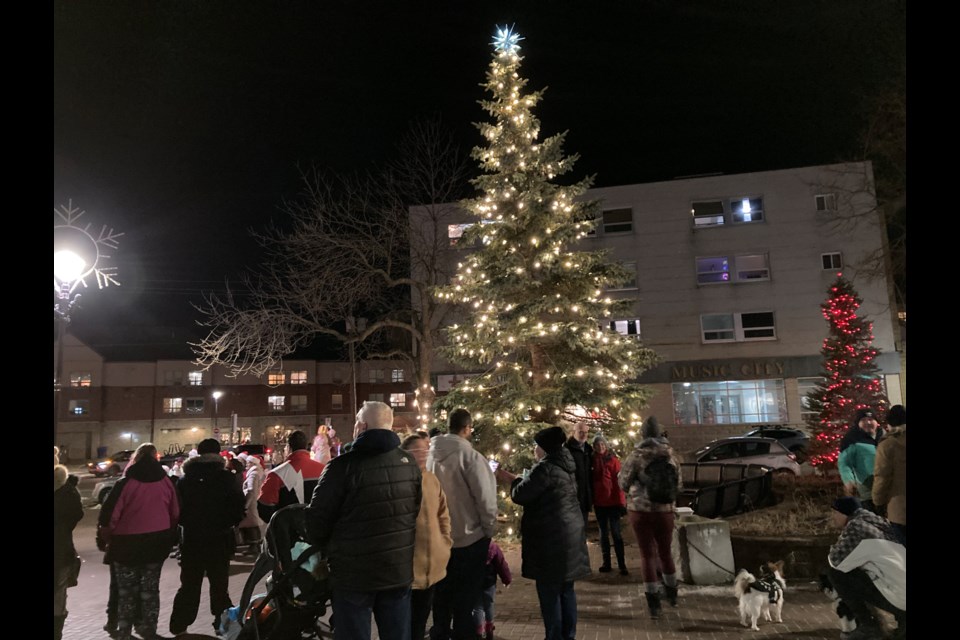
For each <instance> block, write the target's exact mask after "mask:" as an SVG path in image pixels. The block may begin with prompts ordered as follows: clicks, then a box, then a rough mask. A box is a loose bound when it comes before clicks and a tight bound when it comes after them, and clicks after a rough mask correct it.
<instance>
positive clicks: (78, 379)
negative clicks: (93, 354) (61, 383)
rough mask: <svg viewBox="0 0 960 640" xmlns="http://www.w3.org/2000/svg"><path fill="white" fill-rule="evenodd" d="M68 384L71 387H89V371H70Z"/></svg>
mask: <svg viewBox="0 0 960 640" xmlns="http://www.w3.org/2000/svg"><path fill="white" fill-rule="evenodd" d="M70 386H71V387H89V386H90V374H89V373H71V374H70Z"/></svg>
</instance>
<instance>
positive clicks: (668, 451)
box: [54, 402, 906, 640]
mask: <svg viewBox="0 0 960 640" xmlns="http://www.w3.org/2000/svg"><path fill="white" fill-rule="evenodd" d="M888 424H889V425H890V427H891V429H890V431H889V433H886V434H884V432H883V430H881V429H879V428H878V424H877V420H876V415H875V414H874V412H873V411H871V410H869V409H862V410H860V411H859V412H858V413H857V415H856V419H855V422H854V424H853V425H852V426H851V429H850V433H848V434H847V438H845V439H844V442H843V444H842V445H841V452H840V458H839V461H838V468H839V471H840V474H841V478H842V479H843V482H844V486H845V488H846V491H847V493H848V494H849V495H846V496H844V497H843V498H840V499H838V500H837V501H836V503H835V504H834V513H835V514H836V515H835V521H836V524H837V526H838V527H841V528H842V533H841V535H840V538H839V540H838V542H837V544H836V545H834V547H832V548H831V550H830V555H829V558H828V562H829V567H830V569H829V572H830V576H829V577H830V579H831V581H832V583H833V585H834V587H835V589H836V591H837V593H838V594H839V595H840V597H841V598H843V599H844V601H845V602H847V603H848V604H849V606H850V607H851V609H852V610H853V611H854V612H855V614H856V616H857V620H858V623H859V626H858V631H855V632H854V634H858V635H854V634H850V635H849V637H850V638H852V639H855V638H860V637H862V638H868V637H874V636H872V635H870V634H871V633H873V632H874V631H875V629H876V628H877V626H878V624H879V623H878V621H877V619H876V617H875V615H874V614H873V612H872V610H871V609H870V608H869V607H868V605H871V606H873V607H877V608H879V609H883V610H887V611H890V612H891V613H893V614H894V616H895V618H896V620H897V622H898V625H899V630H898V632H899V633H902V635H903V636H905V630H906V590H905V586H906V480H905V469H906V410H905V408H903V407H902V406H899V405H898V406H896V407H893V408H891V409H890V411H889V412H888ZM447 426H448V429H447V432H446V433H436V434H431V435H432V437H431V435H428V434H426V433H423V432H416V433H414V434H412V435H409V436H407V437H406V438H405V439H404V440H403V441H402V442H401V440H400V437H399V436H398V435H397V434H396V433H395V432H394V430H393V410H392V409H391V408H390V406H388V405H386V404H384V403H382V402H365V403H364V404H363V407H362V408H361V409H360V411H359V413H358V414H357V417H356V423H355V426H354V433H353V440H352V441H351V442H350V443H348V444H346V445H344V446H342V447H340V446H336V447H331V446H330V445H331V442H332V438H331V433H332V429H330V428H329V427H328V426H327V425H322V426H321V427H320V429H319V430H318V433H317V436H316V437H315V438H314V439H313V440H312V441H310V440H309V439H308V437H307V436H306V434H304V433H303V432H302V431H294V432H292V433H291V434H290V435H289V437H288V439H287V456H286V459H285V460H284V462H283V463H282V464H279V465H278V466H276V467H275V468H273V469H272V470H270V471H269V472H266V471H265V470H264V465H263V461H262V460H260V459H258V458H257V457H256V456H243V457H240V458H238V459H234V460H230V459H227V458H225V457H224V456H222V455H221V451H220V444H219V442H218V441H216V440H213V439H207V440H204V441H202V442H201V443H200V444H199V445H198V446H197V450H196V453H195V454H194V455H192V456H191V457H189V458H188V459H187V460H185V461H184V462H183V463H182V464H179V463H178V465H175V468H174V469H172V470H170V472H169V473H168V471H167V470H166V469H165V468H163V467H161V465H160V463H159V461H158V457H159V456H158V453H157V450H156V447H154V446H153V445H152V444H149V443H148V444H143V445H141V446H140V447H139V448H138V449H137V451H136V453H135V455H134V456H133V458H132V460H131V461H130V463H129V464H128V466H127V468H126V469H125V471H124V474H123V478H122V479H121V480H120V481H119V482H118V483H117V485H116V486H115V487H114V489H113V491H112V492H111V494H110V497H109V499H108V500H107V501H106V503H105V504H104V506H103V509H102V510H101V512H100V515H99V523H98V534H97V541H98V545H99V547H100V548H101V550H103V551H104V552H105V553H104V562H105V563H107V564H109V565H110V575H111V585H110V600H109V604H108V610H107V618H108V619H107V624H106V625H105V627H104V628H105V630H107V631H108V632H109V633H110V635H111V636H112V637H114V638H117V639H119V640H127V639H128V638H130V637H131V633H132V632H133V631H134V630H136V632H137V635H139V636H140V637H141V638H143V639H144V640H155V639H157V638H161V637H162V636H160V635H159V633H158V624H159V620H158V617H159V609H160V607H159V603H160V599H159V580H160V572H161V569H162V566H163V562H164V560H165V559H166V558H167V557H168V555H169V554H170V552H171V549H172V548H173V547H174V546H179V559H180V588H179V589H178V591H177V593H176V595H175V597H174V601H173V610H172V613H171V616H170V620H169V629H170V632H171V633H172V634H174V635H179V634H182V633H184V632H186V630H187V628H188V627H189V626H190V625H192V624H193V623H194V622H195V621H196V619H197V616H198V613H199V603H200V596H201V587H202V583H203V579H204V577H206V579H207V581H208V585H209V595H210V598H209V600H210V614H211V615H212V616H213V620H212V626H213V628H214V630H215V632H216V631H218V630H219V628H220V616H221V614H222V613H223V612H224V611H225V610H227V609H228V608H230V607H232V606H233V602H232V600H231V598H230V594H229V589H228V577H229V568H230V562H231V558H232V557H233V554H234V553H235V551H236V548H237V544H238V542H243V541H250V540H260V539H261V537H262V534H263V529H264V526H265V523H266V522H269V520H270V518H271V517H272V515H273V514H274V513H276V512H277V511H278V510H279V509H282V508H283V507H285V506H287V505H292V504H303V505H306V511H305V513H306V518H305V519H306V532H307V539H308V542H310V543H311V544H314V545H319V547H320V548H321V549H323V552H324V555H325V557H326V558H327V561H328V563H329V568H330V573H329V576H330V578H329V579H330V586H331V589H332V608H333V619H334V620H335V624H334V637H335V638H336V640H345V639H367V638H369V637H370V635H371V631H372V629H371V618H373V620H375V622H376V624H377V628H378V632H379V635H380V637H381V638H383V639H384V640H394V639H396V640H410V639H411V638H412V639H414V640H420V639H421V638H424V637H425V635H426V634H427V629H426V625H427V622H428V620H429V619H430V617H431V615H432V620H433V625H432V627H431V628H430V629H429V636H430V638H431V640H464V639H470V640H476V639H477V638H485V639H486V640H492V638H493V632H494V629H495V618H494V616H495V602H494V601H495V593H496V583H497V579H498V578H499V580H500V581H501V582H502V584H503V585H504V587H505V588H506V587H509V585H510V584H511V582H512V573H511V570H510V567H509V566H508V564H507V562H506V559H505V558H504V554H503V552H502V550H501V549H500V547H499V546H498V545H497V544H496V542H494V540H493V537H494V535H495V533H496V527H497V512H498V510H497V491H498V489H497V483H498V482H499V483H501V484H502V485H503V490H504V492H506V493H508V495H509V496H510V498H511V499H512V501H513V502H514V503H516V504H517V505H520V506H521V507H523V514H522V519H521V523H520V533H521V557H522V566H521V575H522V576H523V577H525V578H528V579H530V580H533V581H534V582H535V586H536V592H537V596H538V600H539V605H540V614H541V617H542V620H543V626H544V632H545V637H546V639H547V640H572V639H573V638H575V637H576V629H577V597H576V590H575V582H576V581H578V580H581V579H584V578H586V577H588V576H590V575H591V573H592V569H591V566H590V561H589V557H588V553H587V545H586V524H587V519H588V516H589V513H590V511H591V510H592V511H593V512H594V513H595V516H596V520H597V523H598V525H599V529H600V546H601V554H602V564H601V565H600V566H599V567H598V568H597V569H598V571H599V572H601V573H607V572H611V571H613V566H612V562H613V559H614V557H615V559H616V562H617V569H618V570H619V573H620V575H621V576H627V575H629V571H628V568H627V565H626V559H625V557H624V541H623V537H622V534H621V519H622V518H623V517H624V516H626V517H627V519H628V522H629V524H630V528H631V529H632V530H633V533H634V536H635V538H636V541H637V545H638V548H639V551H640V556H641V571H642V576H643V583H644V592H645V596H646V601H647V606H648V609H649V615H650V617H651V618H654V619H655V618H658V617H659V616H660V614H661V608H662V602H663V601H666V602H667V603H668V604H669V605H671V606H674V607H676V606H678V589H677V569H676V566H675V565H674V561H673V554H672V552H671V544H672V540H673V530H674V526H675V506H676V505H675V500H676V496H677V494H678V492H679V491H680V489H681V488H682V479H681V478H682V474H681V473H680V463H679V460H678V458H677V456H676V454H675V452H674V450H673V449H672V447H671V446H670V444H669V442H668V441H667V439H666V437H665V435H664V433H663V430H662V429H661V427H660V425H659V423H658V422H657V420H656V418H655V417H653V416H651V417H648V418H647V419H646V421H645V422H644V424H643V427H642V430H641V438H640V440H639V441H638V442H637V444H636V446H635V448H634V449H633V450H632V451H631V452H630V453H629V454H628V455H627V457H626V458H625V460H624V461H623V462H622V463H621V461H620V460H619V459H618V458H617V456H616V454H615V453H614V452H613V450H612V448H611V447H610V445H609V444H608V442H607V441H606V440H605V438H604V437H603V435H600V434H596V435H595V436H594V437H593V439H592V444H591V442H590V425H589V424H588V423H587V422H578V423H576V424H573V425H571V426H570V429H569V433H568V432H567V431H565V430H564V429H563V428H562V427H559V426H554V427H547V428H544V429H542V430H540V431H538V432H537V433H536V434H535V436H534V445H535V447H534V457H535V460H536V463H535V464H534V465H533V466H532V468H530V469H524V470H523V471H522V473H519V474H516V473H512V472H511V471H509V470H507V469H504V468H503V467H502V466H501V467H499V468H496V470H492V469H491V466H490V465H489V464H488V461H487V459H486V458H485V457H484V456H483V455H481V454H480V453H479V452H478V451H477V450H476V449H475V448H474V447H473V445H472V435H473V421H472V418H471V415H470V413H469V412H468V411H466V410H465V409H457V410H455V411H453V412H451V414H450V415H449V418H448V425H447ZM884 436H885V437H884ZM56 454H57V452H56V450H55V455H54V632H55V633H54V635H55V638H60V637H61V634H62V629H63V624H64V620H65V618H66V615H67V611H66V592H67V589H68V587H70V586H73V585H74V584H76V580H77V568H78V566H79V564H78V563H77V557H76V551H75V549H74V548H73V541H72V531H73V529H74V527H75V526H76V524H77V523H78V522H79V520H80V519H81V518H82V515H83V510H82V506H81V505H80V496H79V492H78V491H77V488H76V485H77V482H76V478H75V477H73V476H69V475H68V473H67V471H66V468H65V467H63V466H61V465H59V464H58V459H57V455H56ZM885 515H886V516H888V517H889V520H888V519H887V517H884V516H885ZM238 532H239V534H238Z"/></svg>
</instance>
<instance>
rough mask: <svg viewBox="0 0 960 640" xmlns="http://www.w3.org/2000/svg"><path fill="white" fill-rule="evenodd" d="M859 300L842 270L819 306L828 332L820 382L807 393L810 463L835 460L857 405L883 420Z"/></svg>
mask: <svg viewBox="0 0 960 640" xmlns="http://www.w3.org/2000/svg"><path fill="white" fill-rule="evenodd" d="M861 302H863V299H862V298H861V297H860V296H859V295H858V294H857V291H856V289H854V288H853V285H852V284H851V283H850V281H849V280H847V279H846V278H844V277H843V274H842V273H838V274H837V279H836V281H834V283H833V284H832V285H830V290H829V292H828V297H827V300H826V301H825V302H824V303H823V304H821V305H820V309H821V310H822V311H823V317H824V318H826V320H827V322H828V323H829V325H830V333H829V335H828V336H827V337H826V339H825V340H824V341H823V348H822V349H821V350H820V353H821V354H822V355H823V371H822V372H821V374H820V375H821V376H822V377H823V379H824V380H823V382H822V383H821V384H820V385H818V386H817V388H816V389H815V390H814V391H813V392H811V393H810V394H809V395H808V396H807V407H808V408H809V409H810V410H811V411H815V412H816V414H817V416H816V417H815V418H811V419H810V420H809V421H808V423H809V425H810V429H811V431H812V432H813V435H814V438H813V442H812V444H811V447H810V463H811V464H813V465H815V466H817V465H824V464H836V462H837V456H838V455H839V446H840V440H841V438H843V435H844V434H845V433H846V432H847V429H849V428H850V427H851V426H853V427H855V426H856V425H852V424H851V421H852V420H853V418H854V415H855V414H856V411H857V409H861V408H863V407H871V408H873V409H874V410H875V411H876V412H877V419H878V420H879V421H881V422H882V421H883V417H884V416H885V415H886V410H887V407H888V406H889V402H888V401H887V397H886V394H885V393H884V390H883V383H882V381H881V379H880V375H879V369H878V368H877V365H876V363H875V362H874V360H875V359H876V357H877V355H878V354H879V353H880V352H879V351H878V350H877V349H875V348H874V347H873V346H872V344H873V323H872V322H869V321H868V320H865V319H864V318H860V317H858V316H857V309H859V308H860V303H861Z"/></svg>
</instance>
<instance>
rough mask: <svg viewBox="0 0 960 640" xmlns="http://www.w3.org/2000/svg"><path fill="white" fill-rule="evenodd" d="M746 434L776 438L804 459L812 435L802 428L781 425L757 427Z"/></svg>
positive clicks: (799, 457) (755, 436)
mask: <svg viewBox="0 0 960 640" xmlns="http://www.w3.org/2000/svg"><path fill="white" fill-rule="evenodd" d="M743 435H744V436H747V437H754V438H774V439H775V440H779V441H780V444H782V445H783V446H784V447H786V448H787V450H788V451H791V452H793V453H795V454H797V458H798V459H800V460H803V459H804V458H805V457H806V456H805V454H806V451H807V446H808V445H809V444H810V436H808V435H807V434H806V433H804V432H803V431H801V430H800V429H790V428H788V427H782V426H780V425H763V426H761V427H757V428H756V429H751V430H750V431H747V432H746V433H745V434H743Z"/></svg>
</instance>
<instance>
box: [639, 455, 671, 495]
mask: <svg viewBox="0 0 960 640" xmlns="http://www.w3.org/2000/svg"><path fill="white" fill-rule="evenodd" d="M643 472H644V474H645V475H646V476H647V496H648V497H649V498H650V502H655V503H657V504H670V503H671V502H675V501H676V500H677V486H678V485H679V478H678V477H677V468H676V467H675V466H673V465H672V464H670V458H669V457H668V456H659V457H657V458H654V459H653V461H652V462H651V463H650V464H648V465H647V468H646V469H644V470H643Z"/></svg>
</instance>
